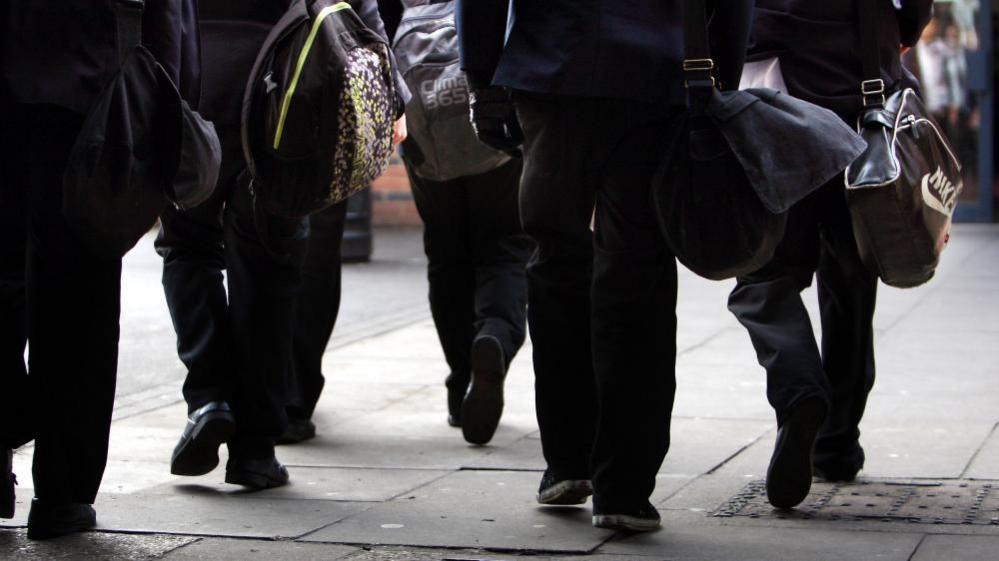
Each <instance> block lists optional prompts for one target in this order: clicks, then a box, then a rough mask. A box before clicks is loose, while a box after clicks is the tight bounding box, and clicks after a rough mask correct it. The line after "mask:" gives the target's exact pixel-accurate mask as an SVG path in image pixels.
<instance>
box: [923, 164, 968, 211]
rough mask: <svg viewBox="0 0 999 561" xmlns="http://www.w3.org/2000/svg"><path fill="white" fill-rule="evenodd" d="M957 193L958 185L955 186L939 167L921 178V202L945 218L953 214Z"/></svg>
mask: <svg viewBox="0 0 999 561" xmlns="http://www.w3.org/2000/svg"><path fill="white" fill-rule="evenodd" d="M959 191H960V183H958V184H957V185H955V184H954V182H953V181H951V180H950V179H948V178H947V176H946V175H944V172H943V170H942V169H940V168H939V167H937V171H935V172H933V173H927V174H926V175H924V176H923V202H925V203H926V206H928V207H930V208H932V209H933V210H935V211H937V212H939V213H941V214H943V215H945V216H950V215H951V214H953V213H954V206H955V205H956V204H957V194H958V192H959Z"/></svg>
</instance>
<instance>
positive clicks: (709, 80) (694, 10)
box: [683, 0, 715, 112]
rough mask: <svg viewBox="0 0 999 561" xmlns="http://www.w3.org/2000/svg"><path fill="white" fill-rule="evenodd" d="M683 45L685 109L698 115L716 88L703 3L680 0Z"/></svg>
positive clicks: (702, 0) (693, 0) (697, 0)
mask: <svg viewBox="0 0 999 561" xmlns="http://www.w3.org/2000/svg"><path fill="white" fill-rule="evenodd" d="M683 45H684V57H683V75H684V85H685V86H686V88H687V107H689V108H691V109H694V110H695V111H697V112H700V111H702V110H703V109H704V107H705V105H706V104H707V100H708V99H709V98H710V94H711V90H713V89H714V87H715V61H714V59H713V58H711V43H710V42H709V41H708V16H707V11H706V10H705V7H704V0H683Z"/></svg>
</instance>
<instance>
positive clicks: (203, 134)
mask: <svg viewBox="0 0 999 561" xmlns="http://www.w3.org/2000/svg"><path fill="white" fill-rule="evenodd" d="M181 118H182V120H183V124H182V129H181V149H180V167H179V168H178V169H177V176H176V177H175V178H174V180H173V183H172V184H171V185H170V186H169V189H168V190H167V198H168V199H170V202H172V203H173V204H174V206H176V207H177V208H179V209H182V210H186V209H190V208H194V207H196V206H198V205H200V204H201V203H203V202H205V201H207V200H208V198H209V197H211V196H212V193H214V192H215V186H216V184H217V183H218V179H219V168H220V166H221V165H222V147H221V145H220V144H219V137H218V134H216V132H215V126H214V125H213V124H212V123H211V122H210V121H206V120H205V119H203V118H202V117H201V115H199V114H198V112H197V111H194V110H193V109H191V107H190V106H189V105H188V104H187V102H186V101H182V102H181Z"/></svg>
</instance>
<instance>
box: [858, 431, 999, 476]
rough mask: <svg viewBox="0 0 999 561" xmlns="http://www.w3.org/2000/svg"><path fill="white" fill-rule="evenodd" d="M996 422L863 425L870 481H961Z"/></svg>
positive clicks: (866, 470) (865, 464) (865, 466)
mask: <svg viewBox="0 0 999 561" xmlns="http://www.w3.org/2000/svg"><path fill="white" fill-rule="evenodd" d="M994 426H995V421H994V420H992V419H988V420H981V421H978V422H970V421H966V422H943V421H923V422H909V423H905V424H901V423H891V424H887V423H885V424H879V425H876V426H870V424H869V423H862V424H861V438H860V442H861V444H862V445H863V446H864V451H865V454H866V456H867V460H866V462H865V463H864V471H863V474H864V475H865V476H868V477H896V478H908V477H926V478H958V477H961V474H962V473H964V470H965V468H966V467H967V465H968V463H969V462H970V461H971V460H972V458H973V457H974V456H975V453H976V452H977V451H978V449H979V448H980V447H981V446H982V444H983V443H984V442H985V439H986V437H988V436H989V434H990V433H991V432H992V429H993V427H994Z"/></svg>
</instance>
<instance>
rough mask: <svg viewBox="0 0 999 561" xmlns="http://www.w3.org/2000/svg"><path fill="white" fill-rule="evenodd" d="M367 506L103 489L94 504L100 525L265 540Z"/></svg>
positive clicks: (298, 532) (313, 527)
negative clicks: (110, 492) (105, 491)
mask: <svg viewBox="0 0 999 561" xmlns="http://www.w3.org/2000/svg"><path fill="white" fill-rule="evenodd" d="M370 506H371V503H356V502H342V501H301V500H297V501H296V500H275V499H271V500H267V499H248V498H245V497H241V496H234V495H219V494H204V493H202V494H189V493H172V494H168V495H147V496H142V495H106V494H105V495H101V496H99V497H98V499H97V504H96V505H95V507H96V508H97V522H98V526H99V528H100V529H107V530H116V531H124V532H153V533H169V534H189V535H209V536H225V537H244V538H267V539H278V538H289V537H297V536H301V535H303V534H305V533H307V532H311V531H314V530H316V529H318V528H321V527H323V526H326V525H328V524H332V523H334V522H336V521H338V520H341V519H343V518H344V517H347V516H350V515H352V514H356V513H358V512H361V511H362V510H364V509H366V508H369V507H370Z"/></svg>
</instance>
